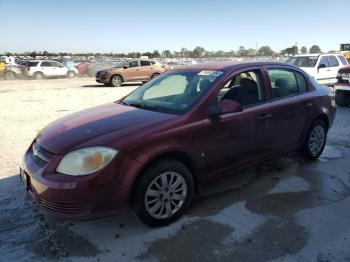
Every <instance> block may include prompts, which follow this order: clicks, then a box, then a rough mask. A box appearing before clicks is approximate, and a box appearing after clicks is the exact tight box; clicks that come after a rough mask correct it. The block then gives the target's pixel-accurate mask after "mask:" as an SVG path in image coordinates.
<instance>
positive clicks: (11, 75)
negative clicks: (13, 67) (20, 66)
mask: <svg viewBox="0 0 350 262" xmlns="http://www.w3.org/2000/svg"><path fill="white" fill-rule="evenodd" d="M4 78H5V79H6V80H13V79H16V74H15V73H14V72H11V71H7V72H5V74H4Z"/></svg>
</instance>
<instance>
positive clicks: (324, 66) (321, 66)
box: [317, 64, 327, 69]
mask: <svg viewBox="0 0 350 262" xmlns="http://www.w3.org/2000/svg"><path fill="white" fill-rule="evenodd" d="M326 67H327V66H326V65H325V64H319V65H318V67H317V69H320V68H326Z"/></svg>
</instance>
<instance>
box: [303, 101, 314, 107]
mask: <svg viewBox="0 0 350 262" xmlns="http://www.w3.org/2000/svg"><path fill="white" fill-rule="evenodd" d="M301 107H302V108H308V107H312V102H310V101H309V102H306V103H303V104H302V105H301Z"/></svg>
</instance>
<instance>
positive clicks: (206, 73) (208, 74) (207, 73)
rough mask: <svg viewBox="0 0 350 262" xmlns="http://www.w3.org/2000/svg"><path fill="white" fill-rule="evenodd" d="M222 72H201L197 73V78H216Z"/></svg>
mask: <svg viewBox="0 0 350 262" xmlns="http://www.w3.org/2000/svg"><path fill="white" fill-rule="evenodd" d="M222 73H223V72H221V71H213V70H203V71H200V72H199V73H198V75H199V76H215V77H218V76H219V75H221V74H222Z"/></svg>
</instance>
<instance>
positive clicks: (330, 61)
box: [328, 55, 339, 67]
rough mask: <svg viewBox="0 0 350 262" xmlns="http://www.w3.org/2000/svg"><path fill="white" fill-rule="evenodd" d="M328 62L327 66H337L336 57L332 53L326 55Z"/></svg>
mask: <svg viewBox="0 0 350 262" xmlns="http://www.w3.org/2000/svg"><path fill="white" fill-rule="evenodd" d="M328 64H329V67H336V66H339V63H338V59H337V58H336V57H335V56H333V55H331V56H328Z"/></svg>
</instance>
